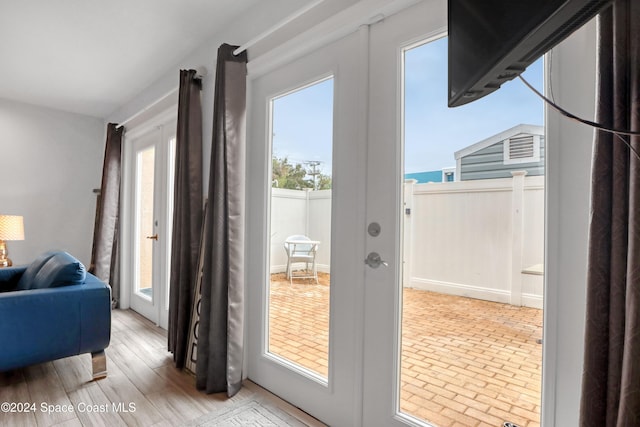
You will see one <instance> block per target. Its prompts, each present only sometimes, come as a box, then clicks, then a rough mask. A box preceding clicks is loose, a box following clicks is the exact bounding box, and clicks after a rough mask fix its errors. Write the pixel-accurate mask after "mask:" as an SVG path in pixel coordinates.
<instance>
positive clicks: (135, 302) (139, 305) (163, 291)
mask: <svg viewBox="0 0 640 427" xmlns="http://www.w3.org/2000/svg"><path fill="white" fill-rule="evenodd" d="M176 120H177V106H175V107H172V108H170V109H168V110H166V111H164V112H162V113H159V114H158V115H156V116H155V117H153V118H151V119H149V120H147V121H145V122H144V123H142V124H140V125H139V126H136V127H135V128H133V129H131V130H130V131H129V130H127V131H126V132H125V138H124V150H123V151H124V159H123V167H122V176H123V180H122V198H121V200H122V210H121V218H123V221H121V224H122V230H121V237H122V240H121V241H122V246H121V248H122V256H121V266H122V280H121V290H120V295H121V300H120V308H123V309H127V308H132V309H134V310H136V311H138V312H140V314H142V315H143V316H145V317H147V318H149V320H151V321H153V322H154V323H156V324H157V325H158V326H161V327H163V328H165V329H166V328H167V327H168V297H167V295H168V292H167V290H168V286H169V265H170V253H171V226H172V218H171V215H170V212H171V210H172V208H173V207H172V204H173V183H172V182H169V181H170V180H172V179H173V178H172V176H173V168H170V167H169V163H170V161H171V159H172V158H171V157H170V155H169V141H170V140H171V139H174V138H175V135H176ZM153 134H155V135H154V138H157V140H155V141H154V142H150V143H149V145H154V146H156V147H157V148H159V149H158V150H156V156H155V179H154V186H155V193H156V194H155V195H156V197H154V215H155V217H156V218H155V220H156V221H157V224H158V225H157V226H156V227H155V230H156V232H157V234H158V235H159V238H158V241H156V242H155V243H154V266H153V282H154V287H153V299H152V302H149V301H147V300H145V299H143V298H141V297H139V296H137V295H134V293H133V281H134V268H135V265H134V262H135V260H134V254H135V251H134V246H133V245H134V244H135V241H134V239H135V235H134V232H135V220H134V218H133V216H134V214H135V200H134V197H135V190H134V188H135V178H136V177H135V166H136V158H135V145H136V142H137V141H139V140H140V139H142V138H145V137H150V136H151V135H153ZM173 158H175V157H173ZM156 284H160V285H159V286H155V285H156Z"/></svg>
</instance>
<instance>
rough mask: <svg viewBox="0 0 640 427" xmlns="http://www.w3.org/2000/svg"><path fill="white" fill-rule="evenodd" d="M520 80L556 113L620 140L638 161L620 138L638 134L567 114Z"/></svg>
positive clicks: (627, 142)
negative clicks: (610, 134)
mask: <svg viewBox="0 0 640 427" xmlns="http://www.w3.org/2000/svg"><path fill="white" fill-rule="evenodd" d="M518 77H519V78H520V80H522V82H523V83H524V84H525V85H527V87H528V88H529V89H531V90H532V91H533V92H534V93H535V94H536V95H538V96H539V97H540V98H542V99H543V100H544V102H546V103H547V104H548V105H550V106H551V107H552V108H553V109H555V110H556V111H558V112H559V113H560V114H562V115H563V116H565V117H567V118H569V119H571V120H575V121H577V122H579V123H582V124H585V125H587V126H591V127H593V128H596V129H598V130H601V131H604V132H609V133H612V134H614V135H615V136H617V137H618V139H620V141H622V142H623V143H624V145H626V146H627V147H628V148H629V150H631V151H632V152H633V154H634V155H635V156H636V157H637V158H638V159H639V160H640V153H638V151H637V150H636V149H635V148H633V147H632V146H631V144H630V143H629V141H627V140H626V139H624V138H623V137H622V135H624V136H640V132H634V131H628V130H620V129H615V128H611V127H608V126H604V125H602V124H600V123H596V122H592V121H591V120H587V119H583V118H581V117H578V116H576V115H575V114H573V113H570V112H568V111H567V110H565V109H564V108H562V107H560V106H559V105H558V104H556V103H555V102H553V101H551V100H550V99H549V98H547V97H546V96H544V95H543V94H541V93H540V92H539V91H538V90H537V89H536V88H535V87H533V86H532V85H531V84H530V83H529V82H528V81H527V80H526V79H525V78H524V77H522V76H521V75H519V76H518Z"/></svg>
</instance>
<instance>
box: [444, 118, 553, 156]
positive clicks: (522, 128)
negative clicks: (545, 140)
mask: <svg viewBox="0 0 640 427" xmlns="http://www.w3.org/2000/svg"><path fill="white" fill-rule="evenodd" d="M519 134H528V135H544V127H543V126H539V125H526V124H519V125H517V126H514V127H512V128H510V129H507V130H505V131H502V132H500V133H498V134H495V135H493V136H490V137H489V138H487V139H483V140H482V141H480V142H476V143H475V144H473V145H469V146H468V147H465V148H463V149H461V150H458V151H456V152H455V153H454V155H455V158H456V160H458V159H460V158H462V157H466V156H468V155H469V154H472V153H475V152H476V151H480V150H482V149H483V148H486V147H490V146H492V145H493V144H496V143H498V142H501V141H504V140H505V139H509V138H511V137H513V136H516V135H519Z"/></svg>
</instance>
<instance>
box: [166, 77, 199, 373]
mask: <svg viewBox="0 0 640 427" xmlns="http://www.w3.org/2000/svg"><path fill="white" fill-rule="evenodd" d="M201 88H202V82H201V80H200V79H199V78H197V77H196V72H195V70H188V71H187V70H181V71H180V88H179V94H178V125H177V130H176V165H175V178H174V182H175V189H174V203H173V237H172V241H171V276H170V288H169V289H170V291H169V292H170V295H169V330H168V348H169V351H170V352H172V353H173V361H174V363H175V365H176V367H178V368H183V367H184V363H185V360H186V355H187V346H188V338H189V322H190V320H191V307H192V301H193V296H194V289H195V283H196V276H197V274H198V272H197V268H198V253H199V250H200V235H201V232H202V106H201V101H200V90H201Z"/></svg>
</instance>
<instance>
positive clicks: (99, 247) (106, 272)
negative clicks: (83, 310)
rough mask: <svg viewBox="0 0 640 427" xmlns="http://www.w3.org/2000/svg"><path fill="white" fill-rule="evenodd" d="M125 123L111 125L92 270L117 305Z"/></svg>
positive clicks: (105, 151) (94, 238)
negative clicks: (109, 286) (109, 289)
mask: <svg viewBox="0 0 640 427" xmlns="http://www.w3.org/2000/svg"><path fill="white" fill-rule="evenodd" d="M123 135H124V127H122V126H121V127H118V125H117V124H115V123H109V124H108V125H107V140H106V142H105V150H104V164H103V166H102V185H101V187H100V195H99V197H98V204H97V208H96V220H95V229H94V231H93V247H92V250H91V265H90V266H89V272H90V273H92V274H94V275H95V276H97V277H98V278H100V279H101V280H104V281H105V282H107V283H109V284H110V285H111V296H112V298H113V306H114V308H115V307H117V306H118V302H119V300H120V277H119V274H118V271H119V259H118V256H117V254H118V222H119V216H120V215H119V213H120V178H121V164H122V161H121V155H122V136H123Z"/></svg>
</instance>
